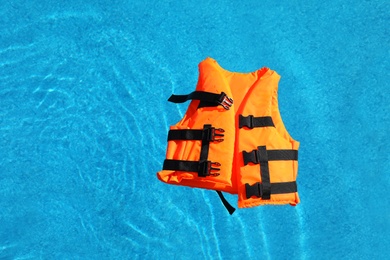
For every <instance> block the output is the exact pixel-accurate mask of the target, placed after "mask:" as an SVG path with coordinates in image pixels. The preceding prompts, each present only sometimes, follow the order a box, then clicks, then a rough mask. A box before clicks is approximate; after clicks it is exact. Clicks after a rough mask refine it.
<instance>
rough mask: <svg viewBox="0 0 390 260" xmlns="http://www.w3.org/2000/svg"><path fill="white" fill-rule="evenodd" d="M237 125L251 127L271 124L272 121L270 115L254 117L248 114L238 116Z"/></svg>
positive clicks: (272, 123) (272, 124)
mask: <svg viewBox="0 0 390 260" xmlns="http://www.w3.org/2000/svg"><path fill="white" fill-rule="evenodd" d="M238 119H239V121H238V127H239V128H243V127H244V126H246V127H248V128H250V129H252V128H254V127H267V126H273V127H275V125H274V122H273V121H272V117H270V116H262V117H254V116H253V115H249V116H243V115H240V116H239V118H238Z"/></svg>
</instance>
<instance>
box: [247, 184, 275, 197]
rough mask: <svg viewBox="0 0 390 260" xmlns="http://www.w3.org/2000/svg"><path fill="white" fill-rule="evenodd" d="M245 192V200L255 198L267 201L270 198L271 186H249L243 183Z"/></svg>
mask: <svg viewBox="0 0 390 260" xmlns="http://www.w3.org/2000/svg"><path fill="white" fill-rule="evenodd" d="M263 185H264V187H263ZM245 192H246V198H247V199H249V198H251V197H252V196H255V197H257V198H261V199H263V200H269V199H270V198H271V184H270V183H267V184H266V183H260V182H256V183H255V184H253V185H250V184H249V183H245Z"/></svg>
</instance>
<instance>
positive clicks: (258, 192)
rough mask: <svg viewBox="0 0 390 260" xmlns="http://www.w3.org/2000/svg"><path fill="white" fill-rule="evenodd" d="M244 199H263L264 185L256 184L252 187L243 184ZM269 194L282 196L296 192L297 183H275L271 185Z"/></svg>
mask: <svg viewBox="0 0 390 260" xmlns="http://www.w3.org/2000/svg"><path fill="white" fill-rule="evenodd" d="M245 190H246V198H247V199H249V198H250V197H252V196H255V197H258V198H262V199H264V198H263V197H264V184H263V183H260V182H256V183H255V184H253V185H249V184H248V183H246V184H245ZM270 191H271V194H284V193H294V192H297V183H296V182H295V181H292V182H276V183H271V187H270Z"/></svg>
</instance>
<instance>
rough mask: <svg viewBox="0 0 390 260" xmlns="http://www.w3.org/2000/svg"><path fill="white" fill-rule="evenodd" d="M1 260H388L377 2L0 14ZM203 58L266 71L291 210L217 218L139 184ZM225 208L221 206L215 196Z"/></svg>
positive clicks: (383, 74) (196, 197)
mask: <svg viewBox="0 0 390 260" xmlns="http://www.w3.org/2000/svg"><path fill="white" fill-rule="evenodd" d="M0 25H1V26H0V208H1V210H0V258H1V259H241V258H247V259H315V258H316V259H384V257H385V256H388V255H390V251H389V248H390V242H389V241H390V240H389V239H388V237H389V235H390V206H389V205H390V200H389V196H388V191H389V190H390V179H389V175H390V171H389V169H390V156H389V154H390V149H389V146H388V145H387V143H388V142H387V139H388V136H389V129H390V119H389V104H388V103H389V102H388V100H389V94H390V88H389V86H388V81H389V80H388V79H389V69H390V68H389V51H388V47H389V33H388V29H387V28H389V12H388V3H387V2H386V1H357V2H356V1H335V2H332V3H331V4H330V3H328V2H324V1H311V2H310V3H303V2H301V1H278V2H275V1H261V2H259V1H244V3H240V4H239V3H238V2H236V1H203V2H202V3H199V2H191V1H97V0H90V1H81V2H80V1H62V2H61V1H57V2H53V1H36V0H32V1H17V0H14V1H1V3H0ZM207 56H211V57H213V58H215V59H216V60H217V61H218V62H219V63H220V64H221V66H223V67H224V68H226V69H228V70H232V71H243V72H246V71H254V70H256V69H258V68H260V67H263V66H267V67H270V68H271V69H273V70H276V71H277V72H278V73H279V74H280V75H281V76H282V79H281V82H280V85H279V103H280V110H281V113H282V116H283V119H284V122H285V124H286V126H287V128H288V129H289V131H290V133H291V135H292V136H293V137H294V138H295V139H297V140H299V141H300V142H301V149H300V165H299V167H300V168H299V176H298V189H299V194H300V197H301V204H299V205H298V206H297V207H291V206H267V207H257V208H252V209H240V210H238V211H236V213H235V214H234V215H233V216H229V215H228V214H227V212H226V211H225V209H224V208H223V206H222V205H221V203H220V201H219V199H218V196H216V194H214V192H211V191H204V190H200V189H190V188H184V187H175V186H170V185H166V184H163V183H161V182H159V181H158V180H157V178H156V172H157V171H159V170H160V169H161V167H162V163H163V160H164V156H165V149H166V134H167V131H168V127H169V125H172V124H174V123H176V122H177V121H178V120H180V118H181V117H182V116H183V114H184V113H185V111H186V104H182V105H175V104H168V102H166V100H167V98H168V97H169V96H170V95H171V94H172V93H176V94H185V93H188V92H191V91H192V90H193V89H194V88H195V84H196V81H197V76H198V74H197V73H198V70H197V69H198V68H197V64H198V63H199V62H200V61H201V60H203V59H204V58H206V57H207ZM227 199H228V200H229V201H230V202H231V203H232V204H234V205H235V204H236V200H237V198H236V197H234V196H232V195H227Z"/></svg>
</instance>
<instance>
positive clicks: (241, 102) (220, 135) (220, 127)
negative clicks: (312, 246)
mask: <svg viewBox="0 0 390 260" xmlns="http://www.w3.org/2000/svg"><path fill="white" fill-rule="evenodd" d="M279 79H280V76H279V75H278V74H277V73H276V72H275V71H272V70H270V69H268V68H265V67H264V68H261V69H259V70H257V71H255V72H252V73H238V72H230V71H227V70H225V69H223V68H222V67H221V66H219V64H218V63H217V62H216V61H215V60H214V59H212V58H206V59H205V60H203V61H202V62H200V63H199V79H198V83H197V86H196V90H195V91H194V92H192V93H191V94H188V95H172V96H171V97H170V98H169V101H171V102H174V103H182V102H185V101H187V100H192V101H191V103H190V105H189V107H188V110H187V112H186V113H185V115H184V117H183V119H182V120H181V121H180V122H178V123H177V124H176V125H174V126H171V127H170V131H169V133H168V148H167V153H166V160H165V161H164V165H163V170H162V171H160V172H158V173H157V176H158V178H159V179H160V180H161V181H163V182H166V183H169V184H176V185H183V186H190V187H196V188H204V189H211V190H216V191H224V192H229V193H232V194H238V207H239V208H245V207H253V206H258V205H263V204H291V205H296V204H297V203H299V197H298V193H297V185H296V177H297V169H298V161H297V160H298V147H299V142H297V141H295V140H293V139H292V138H291V136H290V135H289V134H288V132H287V130H286V128H285V126H284V124H283V122H282V119H281V116H280V113H279V109H278V99H277V90H278V82H279Z"/></svg>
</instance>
